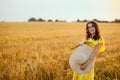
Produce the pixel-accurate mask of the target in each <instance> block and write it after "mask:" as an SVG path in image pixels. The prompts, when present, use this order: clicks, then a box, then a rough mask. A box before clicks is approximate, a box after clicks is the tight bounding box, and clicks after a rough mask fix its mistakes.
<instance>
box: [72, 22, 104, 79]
mask: <svg viewBox="0 0 120 80" xmlns="http://www.w3.org/2000/svg"><path fill="white" fill-rule="evenodd" d="M84 44H88V45H89V46H91V47H92V48H93V49H94V51H93V52H92V54H91V55H90V57H89V59H88V60H87V61H86V62H85V63H84V64H82V65H80V69H82V70H84V69H85V68H86V67H87V66H88V65H89V64H90V63H91V62H92V61H94V60H95V58H96V56H97V54H98V53H100V52H103V51H104V50H105V45H104V39H103V37H102V36H101V35H100V31H99V27H98V24H97V23H96V22H94V21H90V22H88V23H87V24H86V38H85V39H83V41H82V42H80V44H79V45H77V46H76V47H78V46H80V45H84ZM72 80H94V68H93V69H92V70H91V71H90V72H88V73H85V74H79V73H76V72H74V73H73V79H72Z"/></svg>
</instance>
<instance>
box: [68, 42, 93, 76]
mask: <svg viewBox="0 0 120 80" xmlns="http://www.w3.org/2000/svg"><path fill="white" fill-rule="evenodd" d="M92 52H93V49H92V48H91V47H90V46H88V45H86V44H84V45H82V46H79V47H78V48H77V49H76V50H75V52H74V53H73V54H72V55H71V56H70V59H69V64H70V67H71V68H72V70H73V71H75V72H77V73H82V74H83V73H87V72H89V71H90V70H91V69H92V68H93V66H94V64H95V60H94V61H93V62H92V63H91V64H89V65H88V66H87V67H86V68H85V70H81V69H80V65H81V64H83V63H85V62H86V61H87V60H88V58H89V56H90V54H91V53H92Z"/></svg>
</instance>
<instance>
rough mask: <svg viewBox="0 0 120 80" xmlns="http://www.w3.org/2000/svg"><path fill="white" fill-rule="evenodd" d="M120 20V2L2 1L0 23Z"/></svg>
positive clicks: (119, 0)
mask: <svg viewBox="0 0 120 80" xmlns="http://www.w3.org/2000/svg"><path fill="white" fill-rule="evenodd" d="M31 17H34V18H36V19H39V18H42V19H45V20H48V19H52V20H56V19H59V20H67V21H76V20H77V19H80V20H84V19H87V20H93V19H98V20H108V21H112V20H115V19H116V18H117V19H120V0H0V21H6V22H24V21H28V19H29V18H31Z"/></svg>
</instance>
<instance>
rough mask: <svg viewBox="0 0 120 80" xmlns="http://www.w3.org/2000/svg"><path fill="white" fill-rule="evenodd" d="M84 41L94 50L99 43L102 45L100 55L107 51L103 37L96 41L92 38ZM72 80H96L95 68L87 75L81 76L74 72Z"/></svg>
mask: <svg viewBox="0 0 120 80" xmlns="http://www.w3.org/2000/svg"><path fill="white" fill-rule="evenodd" d="M83 41H84V42H86V44H88V45H89V46H91V47H92V48H93V49H95V47H96V45H97V44H98V43H102V46H101V48H100V50H99V53H100V52H104V50H105V45H104V39H103V37H101V38H100V39H99V40H94V39H92V38H89V39H87V40H86V39H83ZM72 80H94V68H93V69H92V70H91V71H90V72H88V73H85V74H79V73H77V72H74V73H73V78H72Z"/></svg>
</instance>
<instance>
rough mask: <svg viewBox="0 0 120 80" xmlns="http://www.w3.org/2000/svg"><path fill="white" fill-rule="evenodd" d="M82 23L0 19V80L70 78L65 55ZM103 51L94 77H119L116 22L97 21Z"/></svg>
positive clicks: (109, 79) (119, 26)
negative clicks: (6, 20) (103, 46)
mask: <svg viewBox="0 0 120 80" xmlns="http://www.w3.org/2000/svg"><path fill="white" fill-rule="evenodd" d="M85 25H86V23H75V22H71V23H70V22H69V23H64V22H63V23H62V22H58V23H57V22H1V23H0V80H71V79H72V74H73V71H72V70H71V68H70V66H69V63H68V61H69V57H70V55H71V54H72V53H73V52H74V50H71V49H70V48H71V47H74V46H76V45H77V44H78V43H79V42H80V41H81V39H82V38H84V37H85V35H86V34H85ZM99 27H100V30H101V35H102V36H103V37H104V39H105V46H106V51H105V52H104V53H101V54H98V56H97V60H96V64H95V80H120V47H119V45H120V23H99Z"/></svg>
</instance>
